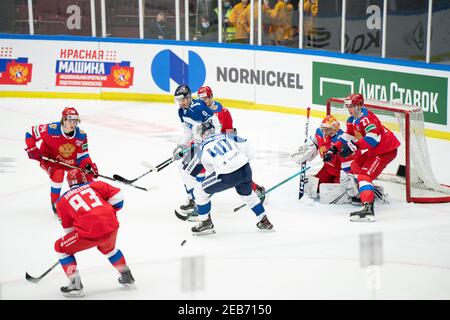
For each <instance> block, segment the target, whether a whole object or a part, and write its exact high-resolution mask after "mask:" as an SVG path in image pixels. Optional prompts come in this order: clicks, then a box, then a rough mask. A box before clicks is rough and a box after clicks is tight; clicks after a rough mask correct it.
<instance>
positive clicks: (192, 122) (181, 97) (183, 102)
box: [173, 85, 221, 216]
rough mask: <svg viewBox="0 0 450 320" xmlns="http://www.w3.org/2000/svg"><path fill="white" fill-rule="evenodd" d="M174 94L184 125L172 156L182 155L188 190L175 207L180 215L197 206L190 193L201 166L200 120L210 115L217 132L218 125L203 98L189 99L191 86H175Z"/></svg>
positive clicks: (192, 212) (190, 212)
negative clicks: (183, 202)
mask: <svg viewBox="0 0 450 320" xmlns="http://www.w3.org/2000/svg"><path fill="white" fill-rule="evenodd" d="M174 96H175V101H176V103H177V104H178V106H179V109H178V116H179V118H180V121H181V126H182V128H183V135H182V137H181V139H180V141H179V143H178V145H177V147H176V148H175V150H174V151H173V157H174V159H175V160H178V159H181V158H183V160H182V161H181V165H180V167H179V171H180V174H181V178H182V180H183V183H184V187H185V189H186V193H187V194H188V201H187V203H186V205H182V206H180V208H179V209H178V210H179V211H180V213H181V215H187V216H191V215H193V214H194V213H196V210H197V207H196V206H195V201H194V197H193V190H194V186H195V184H196V183H197V180H196V176H197V175H198V174H199V173H200V171H202V169H203V165H202V164H201V162H200V158H199V157H198V154H199V149H198V146H199V145H200V143H201V141H202V137H201V128H202V123H203V122H204V121H206V120H208V119H210V120H211V121H212V123H213V125H214V127H215V128H217V129H216V130H215V132H216V133H220V129H221V126H220V122H219V119H218V118H217V116H216V115H215V114H214V111H213V110H211V109H210V108H208V106H207V105H206V103H205V102H204V101H202V100H197V99H192V93H191V89H190V88H189V87H188V86H187V85H180V86H178V87H177V89H176V90H175V94H174ZM183 150H184V151H185V152H184V153H183ZM175 211H176V212H175V214H179V213H178V212H177V210H175Z"/></svg>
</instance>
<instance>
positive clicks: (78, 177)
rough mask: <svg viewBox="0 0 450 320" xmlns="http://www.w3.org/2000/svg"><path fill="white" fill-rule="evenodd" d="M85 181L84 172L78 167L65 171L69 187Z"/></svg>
mask: <svg viewBox="0 0 450 320" xmlns="http://www.w3.org/2000/svg"><path fill="white" fill-rule="evenodd" d="M87 182H88V181H87V177H86V174H85V173H84V172H83V171H81V170H80V169H72V170H70V171H69V172H67V183H68V184H69V187H72V186H74V185H77V184H83V183H87Z"/></svg>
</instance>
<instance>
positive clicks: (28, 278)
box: [25, 272, 41, 283]
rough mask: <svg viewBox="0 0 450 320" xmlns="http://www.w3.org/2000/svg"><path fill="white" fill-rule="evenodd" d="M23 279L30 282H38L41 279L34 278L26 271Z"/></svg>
mask: <svg viewBox="0 0 450 320" xmlns="http://www.w3.org/2000/svg"><path fill="white" fill-rule="evenodd" d="M25 279H27V280H28V281H30V282H32V283H38V282H39V281H40V280H41V279H40V278H34V277H32V276H30V275H29V274H28V272H25Z"/></svg>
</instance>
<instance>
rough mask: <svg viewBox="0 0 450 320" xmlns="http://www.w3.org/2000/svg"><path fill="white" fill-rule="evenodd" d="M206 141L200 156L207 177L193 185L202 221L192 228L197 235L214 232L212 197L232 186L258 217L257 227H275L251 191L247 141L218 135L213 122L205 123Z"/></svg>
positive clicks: (203, 130)
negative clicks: (211, 212)
mask: <svg viewBox="0 0 450 320" xmlns="http://www.w3.org/2000/svg"><path fill="white" fill-rule="evenodd" d="M201 132H202V137H203V139H204V140H203V142H202V144H201V147H200V148H201V154H200V159H201V162H202V163H203V166H204V167H205V169H206V175H205V180H203V182H199V183H197V184H196V185H195V188H194V197H195V201H196V204H197V208H198V215H199V219H200V223H199V224H198V225H197V226H195V227H193V228H192V229H191V230H192V233H193V234H194V235H204V234H211V233H215V230H214V224H213V223H212V220H211V214H210V211H211V202H210V200H209V198H210V196H211V195H213V194H214V193H217V192H222V191H225V190H227V189H230V188H235V189H236V192H237V193H238V194H239V195H240V196H241V199H242V200H243V201H244V202H245V203H246V204H247V205H248V207H249V208H251V210H252V211H253V212H254V213H255V215H256V217H257V218H258V223H257V224H256V226H257V227H258V228H259V229H261V230H270V229H272V228H273V225H272V223H270V221H269V219H268V218H267V215H266V213H265V209H264V206H263V204H262V202H261V200H260V199H259V198H258V196H257V195H256V193H255V192H253V191H252V169H251V168H250V164H249V152H248V147H247V143H246V140H244V139H242V138H239V137H238V136H236V135H225V134H216V133H215V132H216V129H215V127H214V124H213V121H211V120H208V121H206V122H204V123H203V125H202V130H201Z"/></svg>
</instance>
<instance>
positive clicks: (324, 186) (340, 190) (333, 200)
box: [319, 183, 351, 204]
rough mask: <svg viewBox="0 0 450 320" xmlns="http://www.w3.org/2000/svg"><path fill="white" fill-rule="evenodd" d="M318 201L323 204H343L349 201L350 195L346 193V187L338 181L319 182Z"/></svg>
mask: <svg viewBox="0 0 450 320" xmlns="http://www.w3.org/2000/svg"><path fill="white" fill-rule="evenodd" d="M319 188H320V203H324V204H345V203H351V197H349V195H348V193H347V188H346V187H345V186H344V185H342V184H340V183H321V184H320V186H319Z"/></svg>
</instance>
